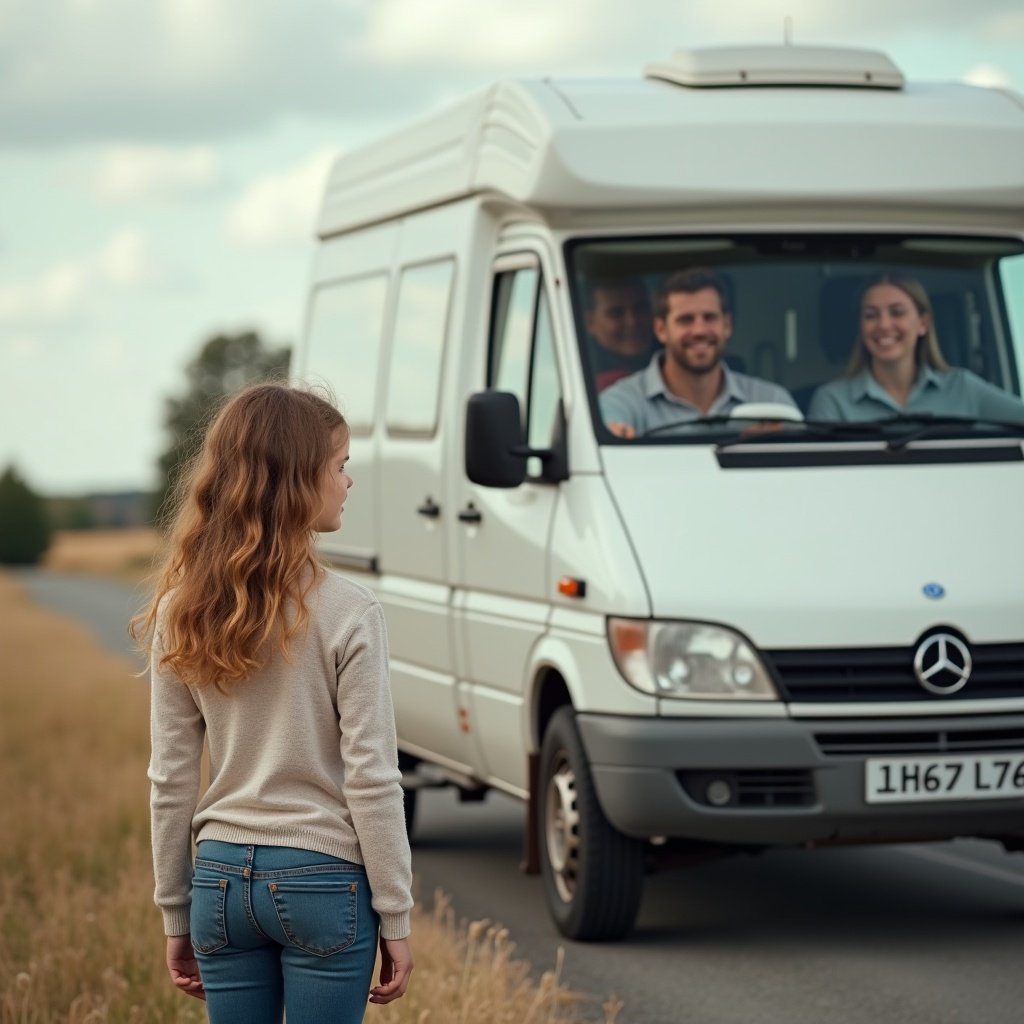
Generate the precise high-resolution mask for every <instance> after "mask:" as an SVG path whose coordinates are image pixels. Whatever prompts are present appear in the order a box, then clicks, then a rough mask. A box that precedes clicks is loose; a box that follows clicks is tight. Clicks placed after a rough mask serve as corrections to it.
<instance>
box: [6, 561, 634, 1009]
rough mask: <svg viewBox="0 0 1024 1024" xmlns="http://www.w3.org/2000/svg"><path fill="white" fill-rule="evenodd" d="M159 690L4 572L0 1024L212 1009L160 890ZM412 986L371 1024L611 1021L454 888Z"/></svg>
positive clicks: (417, 929) (426, 929)
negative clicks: (522, 955) (165, 916)
mask: <svg viewBox="0 0 1024 1024" xmlns="http://www.w3.org/2000/svg"><path fill="white" fill-rule="evenodd" d="M147 758H148V692H147V687H146V684H145V682H144V681H143V680H140V679H138V678H135V677H133V676H132V674H131V666H130V665H129V664H128V662H126V661H124V660H122V659H120V658H117V657H115V656H113V655H109V654H106V653H104V652H103V651H102V650H100V649H99V648H98V647H97V645H96V643H95V642H94V641H93V639H92V638H91V636H90V635H89V634H88V633H87V632H86V631H85V630H83V629H81V628H79V627H78V626H76V625H75V624H74V623H72V622H70V621H69V620H67V619H64V618H62V617H60V616H57V615H54V614H51V613H49V612H46V611H43V610H42V609H40V608H39V607H37V606H35V605H34V604H32V603H31V601H30V600H29V599H28V598H27V597H26V595H25V594H24V592H23V591H22V590H21V589H20V588H19V587H18V586H17V585H16V584H15V583H14V582H13V580H12V579H11V578H10V577H7V576H4V575H3V574H0V794H3V799H2V800H0V837H2V839H3V846H2V856H3V859H4V870H3V871H2V872H0V1024H64V1022H67V1024H100V1022H104V1024H122V1022H131V1024H142V1022H154V1024H161V1022H165V1021H167V1022H189V1021H203V1020H205V1012H204V1009H203V1005H202V1004H201V1003H200V1002H198V1001H196V1000H194V999H191V998H189V997H187V996H183V995H181V994H180V993H178V992H176V991H174V990H173V989H172V986H171V984H170V982H169V980H168V979H167V976H166V973H165V970H164V965H163V949H164V938H163V935H162V934H161V928H160V919H159V915H158V913H157V911H156V909H155V907H154V906H153V904H152V885H153V882H152V873H151V867H150V860H149V845H148V844H149V833H148V817H147V816H148V784H147V782H146V762H147ZM413 928H414V931H413V945H414V951H415V956H416V961H417V967H416V971H415V973H414V976H413V984H412V986H411V989H410V992H409V994H408V995H407V996H406V997H405V998H404V999H402V1000H399V1001H398V1002H397V1003H394V1004H391V1005H390V1006H386V1007H376V1006H373V1007H370V1008H369V1011H368V1013H367V1019H368V1021H370V1022H373V1024H477V1022H480V1024H483V1022H487V1024H527V1022H529V1024H561V1022H565V1021H576V1020H581V1019H583V1018H585V1017H587V1018H590V1019H594V1017H595V1016H597V1017H598V1018H599V1019H601V1018H602V1017H603V1019H605V1020H614V1019H615V1017H616V1015H617V1014H618V1011H619V1009H620V1006H619V1004H617V1003H616V1001H615V1000H614V999H612V1000H609V1001H608V1003H606V1004H605V1006H604V1008H603V1014H602V1013H601V1010H600V1009H599V1008H598V1007H597V1006H596V1005H595V1001H593V1000H583V999H581V998H580V997H578V996H576V995H574V994H572V993H570V992H568V991H567V990H566V989H565V988H564V986H562V985H561V983H560V980H559V976H558V970H559V965H557V964H556V965H555V968H554V969H553V970H552V971H549V972H547V973H546V974H545V975H543V976H542V978H541V980H540V983H539V985H535V984H533V983H532V982H531V980H530V976H529V969H528V967H527V965H526V964H524V963H521V962H518V961H517V960H516V958H515V955H514V946H513V944H512V942H511V940H510V937H509V935H508V933H507V931H505V929H503V928H501V927H500V926H497V925H491V924H490V923H489V922H480V921H478V922H474V923H472V924H470V925H468V926H466V925H460V924H458V923H457V921H456V918H455V914H454V912H453V910H452V908H451V906H450V904H449V903H448V901H447V900H446V899H445V898H444V897H443V896H441V897H439V898H438V899H437V900H435V910H434V912H433V913H432V914H431V915H430V916H425V915H424V914H422V913H419V912H416V913H415V914H414V925H413Z"/></svg>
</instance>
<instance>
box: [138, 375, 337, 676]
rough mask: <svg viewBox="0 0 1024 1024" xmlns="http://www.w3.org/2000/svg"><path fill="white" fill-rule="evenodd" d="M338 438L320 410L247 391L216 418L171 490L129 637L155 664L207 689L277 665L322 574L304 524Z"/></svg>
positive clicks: (283, 393) (271, 393)
mask: <svg viewBox="0 0 1024 1024" xmlns="http://www.w3.org/2000/svg"><path fill="white" fill-rule="evenodd" d="M347 435H348V427H347V425H346V423H345V419H344V417H343V416H342V415H341V413H340V412H338V410H337V409H336V408H335V407H334V406H333V405H332V404H331V403H330V402H328V401H326V400H325V399H323V398H320V397H319V396H317V395H315V394H313V393H312V392H310V391H304V390H300V389H298V388H293V387H290V386H288V385H286V384H279V383H274V384H258V385H255V386H253V387H250V388H248V389H246V390H245V391H242V392H240V393H239V394H237V395H235V396H234V397H232V398H231V399H229V400H228V401H227V403H226V404H225V405H224V406H223V407H222V408H221V409H220V411H219V412H218V413H217V415H216V416H215V417H214V419H213V422H212V423H211V424H210V427H209V429H208V431H207V433H206V436H205V438H204V440H203V443H202V446H201V448H200V449H199V451H198V453H197V454H196V456H195V457H194V459H193V460H192V461H191V463H190V464H189V465H188V467H187V468H186V470H185V471H184V472H183V473H182V474H181V476H180V477H179V481H178V485H177V486H176V487H175V490H174V498H173V503H172V506H171V508H172V510H173V511H172V518H171V524H172V525H171V529H170V535H169V542H168V546H167V554H166V556H165V557H164V560H163V563H162V565H161V566H160V568H159V569H158V570H157V579H156V587H155V590H154V593H153V598H152V600H151V601H150V603H149V604H148V605H147V607H146V608H145V609H144V610H143V611H141V612H140V613H139V614H138V615H137V616H135V618H134V619H133V620H132V622H131V625H130V626H129V630H130V632H131V634H132V636H133V637H134V638H135V639H136V640H137V641H138V642H140V643H142V644H143V645H144V646H148V647H149V649H150V650H151V651H152V650H153V639H154V631H155V627H156V620H157V609H158V607H160V605H161V602H163V601H164V599H165V598H166V607H165V608H164V609H163V610H162V612H161V615H160V628H159V637H157V638H156V639H157V641H158V642H157V649H158V650H159V656H160V667H161V668H162V669H166V670H169V671H170V672H173V673H174V675H176V676H177V677H178V678H179V679H181V680H182V681H183V682H185V683H191V684H195V685H198V686H204V685H214V686H216V687H217V688H218V689H222V688H224V686H225V685H226V684H230V683H235V682H239V681H240V680H243V679H246V678H247V677H249V676H251V675H252V673H253V672H255V671H256V670H257V669H259V668H260V667H261V666H262V665H263V664H265V663H266V661H267V660H268V659H269V658H270V656H271V655H272V654H273V653H275V652H280V653H281V654H282V655H283V656H285V657H287V656H288V651H289V646H290V644H291V642H292V640H293V639H294V637H295V636H296V634H297V633H299V632H300V631H301V630H303V629H304V628H305V626H306V623H307V622H308V619H309V610H308V608H307V606H306V598H307V596H308V594H309V591H310V589H311V588H312V587H313V585H314V584H315V583H316V581H317V580H318V579H319V578H320V576H321V575H322V573H323V567H322V566H321V565H320V562H319V560H318V559H317V557H316V553H315V548H314V536H315V532H314V525H315V523H316V520H317V518H318V516H319V514H320V512H321V509H322V499H321V496H320V493H321V486H322V483H323V480H324V473H325V472H326V471H327V465H328V460H329V459H330V457H331V455H332V454H333V453H334V451H335V450H336V449H337V448H338V447H339V446H340V445H341V444H344V441H345V439H346V437H347Z"/></svg>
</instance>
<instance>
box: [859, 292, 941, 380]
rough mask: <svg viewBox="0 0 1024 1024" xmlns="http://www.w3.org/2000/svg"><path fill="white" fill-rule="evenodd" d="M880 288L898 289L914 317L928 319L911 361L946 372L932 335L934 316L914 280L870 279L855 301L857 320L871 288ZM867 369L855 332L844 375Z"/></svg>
mask: <svg viewBox="0 0 1024 1024" xmlns="http://www.w3.org/2000/svg"><path fill="white" fill-rule="evenodd" d="M880 284H890V285H892V286H893V287H894V288H899V290H900V291H901V292H903V293H904V294H905V295H907V296H908V297H909V299H910V301H911V302H913V303H914V305H915V306H916V307H917V312H918V315H919V316H923V317H927V318H928V329H927V331H926V332H925V333H924V334H923V335H921V337H920V338H918V340H917V345H916V347H915V349H914V359H915V361H916V363H917V365H918V366H930V367H932V369H935V370H948V369H949V363H947V362H946V360H945V357H944V356H943V355H942V349H941V348H939V337H938V335H937V334H936V333H935V314H934V313H933V312H932V304H931V300H930V299H929V298H928V293H927V292H926V291H925V289H924V285H922V284H921V282H920V281H918V280H917V279H916V278H913V277H904V276H903V275H902V274H880V275H879V276H878V277H873V278H871V280H870V281H868V282H867V284H865V285H864V287H863V288H861V290H860V298H859V299H858V301H857V315H858V318H859V317H860V311H861V309H862V307H863V305H864V298H865V296H866V295H867V293H868V292H869V291H871V289H872V288H874V287H875V286H876V285H880ZM868 365H870V358H869V357H868V354H867V350H866V349H865V348H864V336H863V332H862V331H861V330H860V329H858V331H857V340H856V342H855V343H854V346H853V352H851V353H850V361H849V363H848V364H847V366H846V375H847V376H848V377H854V376H856V375H857V374H858V373H860V371H861V370H863V369H864V367H865V366H868Z"/></svg>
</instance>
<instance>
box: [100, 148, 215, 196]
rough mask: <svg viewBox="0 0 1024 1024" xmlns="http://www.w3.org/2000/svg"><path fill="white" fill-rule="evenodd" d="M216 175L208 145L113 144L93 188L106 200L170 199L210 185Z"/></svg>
mask: <svg viewBox="0 0 1024 1024" xmlns="http://www.w3.org/2000/svg"><path fill="white" fill-rule="evenodd" d="M219 178H220V168H219V165H218V160H217V156H216V154H215V153H214V151H213V150H212V149H211V148H210V147H208V146H189V147H185V148H178V149H176V148H172V147H169V146H115V147H113V148H111V149H109V150H108V151H107V152H106V153H105V154H104V155H103V158H102V159H101V161H100V165H99V168H98V170H97V173H96V191H97V192H98V193H99V195H100V196H102V197H104V198H107V199H169V198H174V197H177V196H181V195H186V194H188V193H191V192H197V191H204V190H206V189H209V188H212V187H213V186H214V185H216V184H217V183H218V181H219Z"/></svg>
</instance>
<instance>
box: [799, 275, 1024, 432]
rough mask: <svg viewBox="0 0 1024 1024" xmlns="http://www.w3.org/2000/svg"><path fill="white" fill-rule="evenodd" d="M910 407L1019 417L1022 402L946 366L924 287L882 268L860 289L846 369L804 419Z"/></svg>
mask: <svg viewBox="0 0 1024 1024" xmlns="http://www.w3.org/2000/svg"><path fill="white" fill-rule="evenodd" d="M914 413H924V414H931V415H935V416H964V417H973V418H978V419H986V420H1007V421H1012V422H1024V403H1022V402H1021V400H1020V399H1018V398H1017V397H1015V396H1014V395H1011V394H1009V393H1008V392H1006V391H1003V390H1002V389H1001V388H998V387H996V386H995V385H994V384H990V383H988V382H987V381H984V380H982V379H981V378H980V377H978V376H977V375H976V374H973V373H971V371H970V370H965V369H963V368H961V367H951V366H950V365H949V364H948V363H947V362H946V360H945V358H944V357H943V355H942V350H941V349H940V348H939V340H938V337H937V336H936V333H935V324H934V314H933V312H932V305H931V302H930V301H929V298H928V293H927V292H926V291H925V289H924V287H923V286H922V285H921V284H920V282H918V281H917V280H915V279H914V278H912V277H903V276H899V275H890V274H884V275H881V276H878V277H875V278H873V279H872V280H870V281H869V282H868V283H867V285H866V286H865V287H864V289H863V290H862V292H861V296H860V336H859V337H858V339H857V342H856V344H855V345H854V349H853V353H852V354H851V356H850V362H849V364H848V365H847V368H846V374H845V375H844V376H843V377H841V378H839V379H838V380H834V381H831V382H830V383H828V384H824V385H822V386H821V387H820V388H818V390H817V391H816V392H815V393H814V397H813V398H812V399H811V405H810V409H809V410H808V419H811V420H842V421H864V420H876V419H885V418H887V417H890V416H898V415H901V414H914Z"/></svg>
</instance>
